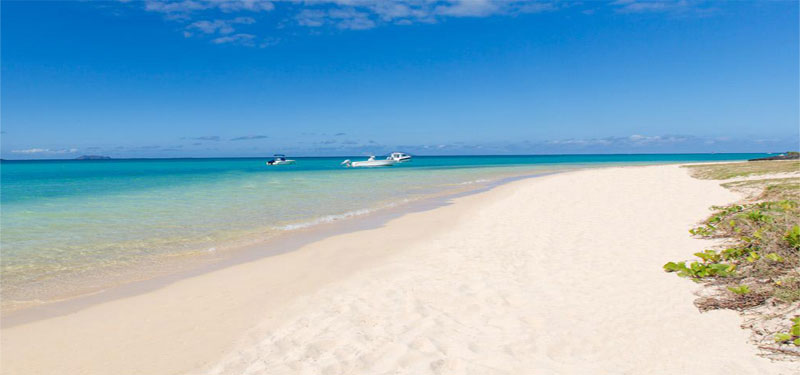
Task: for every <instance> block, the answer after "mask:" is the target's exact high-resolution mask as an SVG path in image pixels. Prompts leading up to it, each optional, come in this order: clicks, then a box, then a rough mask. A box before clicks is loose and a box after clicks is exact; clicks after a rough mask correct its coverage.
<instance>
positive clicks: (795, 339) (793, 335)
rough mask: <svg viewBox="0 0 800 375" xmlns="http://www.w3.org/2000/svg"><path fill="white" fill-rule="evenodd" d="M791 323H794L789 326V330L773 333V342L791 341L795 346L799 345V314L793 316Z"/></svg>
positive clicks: (785, 342)
mask: <svg viewBox="0 0 800 375" xmlns="http://www.w3.org/2000/svg"><path fill="white" fill-rule="evenodd" d="M792 323H794V324H792V327H791V328H789V332H781V333H779V334H777V335H775V342H777V343H780V344H789V343H792V344H794V345H795V346H800V316H796V317H794V319H792Z"/></svg>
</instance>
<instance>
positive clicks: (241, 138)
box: [231, 135, 269, 141]
mask: <svg viewBox="0 0 800 375" xmlns="http://www.w3.org/2000/svg"><path fill="white" fill-rule="evenodd" d="M265 138H269V136H266V135H245V136H241V137H236V138H231V141H249V140H252V139H265Z"/></svg>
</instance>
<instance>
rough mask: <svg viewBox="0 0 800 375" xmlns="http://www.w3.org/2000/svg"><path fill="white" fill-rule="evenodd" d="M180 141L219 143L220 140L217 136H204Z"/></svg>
mask: <svg viewBox="0 0 800 375" xmlns="http://www.w3.org/2000/svg"><path fill="white" fill-rule="evenodd" d="M181 139H189V140H193V141H214V142H216V141H219V140H220V139H221V138H220V136H218V135H206V136H202V137H183V138H181Z"/></svg>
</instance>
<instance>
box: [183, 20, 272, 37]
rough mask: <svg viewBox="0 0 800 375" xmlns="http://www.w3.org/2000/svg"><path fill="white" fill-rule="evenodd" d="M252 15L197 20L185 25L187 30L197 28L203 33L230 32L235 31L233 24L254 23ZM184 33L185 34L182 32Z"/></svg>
mask: <svg viewBox="0 0 800 375" xmlns="http://www.w3.org/2000/svg"><path fill="white" fill-rule="evenodd" d="M255 22H256V20H254V19H253V18H252V17H236V18H234V19H230V20H214V21H206V20H203V21H197V22H193V23H191V24H190V25H189V26H187V27H186V29H187V30H197V31H200V32H202V33H204V34H215V33H220V34H230V33H233V32H234V31H236V30H235V29H234V28H233V25H235V24H246V25H248V24H252V23H255ZM184 35H185V34H184Z"/></svg>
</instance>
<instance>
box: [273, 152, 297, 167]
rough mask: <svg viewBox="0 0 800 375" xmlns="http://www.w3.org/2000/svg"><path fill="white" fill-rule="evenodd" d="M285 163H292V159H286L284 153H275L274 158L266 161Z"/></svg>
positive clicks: (276, 163)
mask: <svg viewBox="0 0 800 375" xmlns="http://www.w3.org/2000/svg"><path fill="white" fill-rule="evenodd" d="M285 164H294V160H289V159H286V155H284V154H275V158H274V159H272V160H270V161H268V162H267V165H285Z"/></svg>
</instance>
